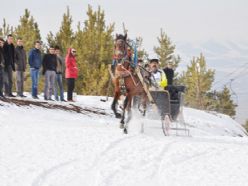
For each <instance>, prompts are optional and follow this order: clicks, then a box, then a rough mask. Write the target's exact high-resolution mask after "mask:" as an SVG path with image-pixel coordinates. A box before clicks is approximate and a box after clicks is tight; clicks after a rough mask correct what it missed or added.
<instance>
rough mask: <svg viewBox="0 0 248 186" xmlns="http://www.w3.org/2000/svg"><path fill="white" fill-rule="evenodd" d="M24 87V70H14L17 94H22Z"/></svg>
mask: <svg viewBox="0 0 248 186" xmlns="http://www.w3.org/2000/svg"><path fill="white" fill-rule="evenodd" d="M23 89H24V72H23V71H16V92H17V95H18V96H22V95H23Z"/></svg>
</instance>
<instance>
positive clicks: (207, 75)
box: [180, 54, 214, 109]
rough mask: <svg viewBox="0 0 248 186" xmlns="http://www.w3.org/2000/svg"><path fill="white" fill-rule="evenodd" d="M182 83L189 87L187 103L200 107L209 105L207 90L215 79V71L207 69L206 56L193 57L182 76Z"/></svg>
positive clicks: (186, 96) (186, 97) (203, 107)
mask: <svg viewBox="0 0 248 186" xmlns="http://www.w3.org/2000/svg"><path fill="white" fill-rule="evenodd" d="M180 80H181V83H183V84H184V85H185V86H186V87H187V93H186V95H185V103H186V104H188V105H190V106H192V107H195V108H199V109H206V108H207V106H208V105H209V98H208V96H207V92H208V91H210V89H211V85H212V83H213V81H214V71H213V70H211V69H207V67H206V61H205V58H204V56H203V55H202V54H201V55H200V57H197V58H195V57H194V58H193V59H192V61H191V64H190V65H189V66H188V67H187V71H186V72H183V74H182V76H181V77H180Z"/></svg>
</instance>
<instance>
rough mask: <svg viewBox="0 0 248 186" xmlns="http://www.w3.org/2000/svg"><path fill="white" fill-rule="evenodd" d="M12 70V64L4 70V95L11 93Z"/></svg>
mask: <svg viewBox="0 0 248 186" xmlns="http://www.w3.org/2000/svg"><path fill="white" fill-rule="evenodd" d="M12 74H13V70H12V66H10V65H9V66H8V67H7V69H5V70H4V90H5V95H6V96H10V95H12V85H13V75H12Z"/></svg>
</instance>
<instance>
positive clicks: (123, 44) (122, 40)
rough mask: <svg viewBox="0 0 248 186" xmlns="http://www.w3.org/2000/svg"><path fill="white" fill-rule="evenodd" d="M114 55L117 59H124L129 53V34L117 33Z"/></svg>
mask: <svg viewBox="0 0 248 186" xmlns="http://www.w3.org/2000/svg"><path fill="white" fill-rule="evenodd" d="M114 55H115V59H122V58H124V57H125V56H126V55H127V34H125V35H122V34H116V38H115V51H114Z"/></svg>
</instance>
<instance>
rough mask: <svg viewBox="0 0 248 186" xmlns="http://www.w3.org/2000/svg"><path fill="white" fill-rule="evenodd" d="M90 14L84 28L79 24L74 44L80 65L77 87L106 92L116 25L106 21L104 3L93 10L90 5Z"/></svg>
mask: <svg viewBox="0 0 248 186" xmlns="http://www.w3.org/2000/svg"><path fill="white" fill-rule="evenodd" d="M87 15H88V19H87V20H85V22H84V27H83V29H81V26H80V24H79V25H78V30H77V32H76V34H75V38H76V39H75V41H74V44H73V45H74V47H75V48H76V50H77V61H78V67H79V78H78V81H77V82H76V90H77V91H78V92H80V93H84V94H90V95H104V94H106V87H107V84H108V80H109V78H110V77H109V73H108V70H107V68H108V64H110V63H111V61H112V54H113V37H112V33H113V30H114V25H113V24H110V25H109V26H106V25H105V14H104V11H102V10H101V8H100V6H99V7H98V10H97V11H93V9H92V7H91V6H90V5H89V6H88V11H87Z"/></svg>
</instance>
